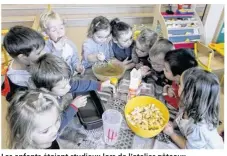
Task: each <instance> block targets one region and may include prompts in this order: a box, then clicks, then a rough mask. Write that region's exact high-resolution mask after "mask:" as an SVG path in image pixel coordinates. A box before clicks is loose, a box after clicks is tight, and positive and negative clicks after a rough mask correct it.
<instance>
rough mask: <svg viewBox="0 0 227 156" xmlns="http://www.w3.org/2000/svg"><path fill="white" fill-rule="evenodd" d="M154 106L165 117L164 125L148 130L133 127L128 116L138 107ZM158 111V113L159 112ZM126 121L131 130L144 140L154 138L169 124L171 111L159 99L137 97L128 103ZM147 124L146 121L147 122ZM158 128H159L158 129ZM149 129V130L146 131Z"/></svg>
mask: <svg viewBox="0 0 227 156" xmlns="http://www.w3.org/2000/svg"><path fill="white" fill-rule="evenodd" d="M150 104H151V105H152V104H154V106H155V108H157V109H158V110H159V111H160V113H161V115H162V117H163V120H162V121H163V124H160V123H159V124H160V125H158V126H157V125H155V126H153V127H152V128H151V127H150V130H149V127H148V129H147V128H143V127H142V128H141V127H139V126H137V125H133V124H132V123H131V122H130V120H128V118H127V116H128V115H131V113H132V112H133V111H134V109H135V108H136V107H139V108H140V109H141V107H147V106H149V105H150ZM150 107H151V106H150ZM158 110H157V111H158ZM124 112H125V119H126V122H127V124H128V126H129V128H130V129H131V130H132V131H133V132H134V133H135V134H136V135H138V136H140V137H143V138H152V137H154V136H156V135H158V134H159V133H160V132H161V131H162V130H163V129H164V127H165V126H166V124H167V123H168V122H169V110H168V108H167V107H166V106H165V104H164V103H162V102H161V101H159V100H158V99H156V98H154V97H151V96H137V97H135V98H132V99H131V100H129V101H128V103H127V104H126V105H125V111H124ZM145 122H146V121H145ZM156 126H157V127H156ZM145 129H147V130H145Z"/></svg>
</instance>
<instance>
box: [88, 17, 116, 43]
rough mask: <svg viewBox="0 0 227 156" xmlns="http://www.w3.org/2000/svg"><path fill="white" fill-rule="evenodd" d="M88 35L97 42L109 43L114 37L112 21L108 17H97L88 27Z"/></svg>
mask: <svg viewBox="0 0 227 156" xmlns="http://www.w3.org/2000/svg"><path fill="white" fill-rule="evenodd" d="M88 37H90V38H93V40H94V41H95V42H97V43H108V42H109V41H110V40H111V39H112V35H111V27H110V22H109V20H108V19H107V18H106V17H103V16H98V17H95V18H94V19H93V20H92V22H91V24H90V27H89V29H88Z"/></svg>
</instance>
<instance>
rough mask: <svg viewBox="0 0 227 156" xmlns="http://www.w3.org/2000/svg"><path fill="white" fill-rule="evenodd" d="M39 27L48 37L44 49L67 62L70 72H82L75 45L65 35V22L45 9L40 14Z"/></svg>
mask: <svg viewBox="0 0 227 156" xmlns="http://www.w3.org/2000/svg"><path fill="white" fill-rule="evenodd" d="M40 27H41V29H42V31H43V32H44V33H45V34H46V35H47V36H48V37H49V38H48V40H47V41H46V46H45V51H46V52H48V53H52V54H54V55H56V56H58V57H61V58H62V59H63V60H64V61H66V62H67V64H68V65H69V67H70V69H71V70H72V72H75V73H82V74H83V73H84V71H85V68H84V66H82V64H81V62H80V59H79V56H78V51H77V48H76V45H75V44H74V43H73V42H72V41H71V40H69V39H68V38H67V37H66V35H65V24H64V21H63V19H62V18H61V17H60V15H59V14H58V13H56V12H54V11H45V12H43V13H42V14H41V16H40Z"/></svg>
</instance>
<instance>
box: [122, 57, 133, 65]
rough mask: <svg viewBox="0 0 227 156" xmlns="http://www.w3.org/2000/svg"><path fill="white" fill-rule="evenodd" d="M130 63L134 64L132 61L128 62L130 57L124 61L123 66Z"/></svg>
mask: <svg viewBox="0 0 227 156" xmlns="http://www.w3.org/2000/svg"><path fill="white" fill-rule="evenodd" d="M129 63H132V60H128V57H127V58H126V59H125V60H124V61H123V65H128V64H129Z"/></svg>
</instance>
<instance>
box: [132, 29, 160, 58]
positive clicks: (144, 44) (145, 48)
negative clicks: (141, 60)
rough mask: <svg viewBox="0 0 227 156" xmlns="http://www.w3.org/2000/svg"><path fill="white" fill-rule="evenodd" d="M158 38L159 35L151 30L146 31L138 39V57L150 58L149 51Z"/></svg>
mask: <svg viewBox="0 0 227 156" xmlns="http://www.w3.org/2000/svg"><path fill="white" fill-rule="evenodd" d="M157 38H158V34H157V33H156V32H155V31H153V30H151V29H144V30H142V31H141V32H140V34H139V36H138V38H137V39H136V49H135V50H136V53H137V55H138V57H145V56H148V53H149V50H150V49H151V47H152V46H153V45H154V43H155V42H156V40H157Z"/></svg>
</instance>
